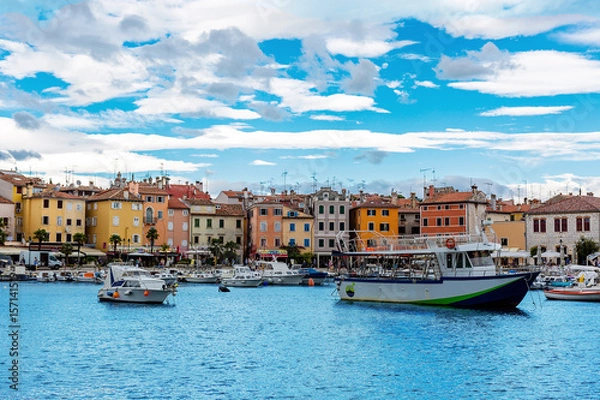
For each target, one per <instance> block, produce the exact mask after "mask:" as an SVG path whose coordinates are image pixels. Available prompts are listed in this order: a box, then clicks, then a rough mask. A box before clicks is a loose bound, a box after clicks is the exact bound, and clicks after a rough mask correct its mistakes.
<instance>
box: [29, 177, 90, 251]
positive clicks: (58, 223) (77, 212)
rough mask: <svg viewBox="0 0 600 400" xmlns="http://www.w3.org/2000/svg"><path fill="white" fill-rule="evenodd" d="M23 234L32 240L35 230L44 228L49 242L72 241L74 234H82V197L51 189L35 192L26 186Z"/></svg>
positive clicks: (83, 213) (83, 206) (83, 227)
mask: <svg viewBox="0 0 600 400" xmlns="http://www.w3.org/2000/svg"><path fill="white" fill-rule="evenodd" d="M22 200H23V202H22V205H23V206H22V207H23V237H24V238H26V240H30V238H31V240H33V241H35V239H34V232H35V231H37V230H38V229H44V230H45V231H46V232H47V233H48V237H47V238H46V239H47V241H49V242H56V243H66V242H69V243H70V242H72V241H73V235H74V234H76V233H85V226H84V221H85V200H84V199H82V198H81V197H77V196H73V195H71V194H68V193H63V192H60V191H58V190H54V189H50V190H45V191H42V192H37V191H34V188H33V186H32V185H27V187H26V188H25V190H24V191H23V199H22Z"/></svg>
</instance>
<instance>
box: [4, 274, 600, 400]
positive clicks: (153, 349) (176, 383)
mask: <svg viewBox="0 0 600 400" xmlns="http://www.w3.org/2000/svg"><path fill="white" fill-rule="evenodd" d="M1 285H2V290H1V293H2V294H1V296H2V301H1V306H0V307H1V308H0V321H1V327H2V335H1V338H2V339H1V340H0V369H1V371H4V372H0V375H1V378H2V381H1V385H0V398H22V399H51V398H52V399H328V400H330V399H369V400H373V399H392V398H402V399H568V398H580V399H596V398H598V397H599V396H600V394H599V393H600V382H599V381H598V371H599V370H600V357H599V356H600V354H599V353H600V351H599V350H598V332H600V319H599V318H598V315H600V312H599V311H600V304H586V303H575V302H560V301H547V300H545V298H544V297H543V294H542V293H540V292H532V293H531V294H530V295H529V296H528V297H526V298H525V300H524V301H523V302H522V303H521V305H520V306H519V308H518V310H516V311H514V312H490V311H476V310H460V309H451V308H437V307H422V306H402V305H379V304H360V303H341V302H339V301H338V300H337V297H335V296H330V294H331V293H332V291H333V289H334V287H333V286H323V287H276V286H268V287H262V288H258V289H244V288H232V289H231V292H229V293H222V292H219V291H218V290H217V286H215V285H198V284H196V285H193V284H187V285H181V287H180V290H179V293H178V295H177V296H176V297H175V299H174V300H172V301H171V304H169V305H162V306H147V305H127V304H107V303H99V302H98V301H97V299H96V293H97V290H98V286H96V285H92V284H82V283H37V282H20V283H19V288H18V290H19V292H18V293H19V301H18V306H19V313H20V315H19V317H20V319H19V324H20V329H19V343H18V345H19V355H18V357H17V359H18V363H19V377H18V378H19V383H18V388H19V390H18V392H15V391H14V390H12V389H10V387H9V384H10V381H9V377H10V372H9V371H8V368H10V365H11V364H10V363H11V362H12V360H13V358H12V357H9V348H10V346H11V342H10V338H9V337H8V334H9V333H10V332H9V327H8V325H9V323H10V320H9V315H8V314H9V306H8V297H9V288H8V285H9V283H7V282H2V283H1ZM5 332H6V333H5Z"/></svg>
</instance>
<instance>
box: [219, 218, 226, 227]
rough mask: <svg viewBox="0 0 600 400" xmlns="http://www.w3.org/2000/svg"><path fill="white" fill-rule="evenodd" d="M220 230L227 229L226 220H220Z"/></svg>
mask: <svg viewBox="0 0 600 400" xmlns="http://www.w3.org/2000/svg"><path fill="white" fill-rule="evenodd" d="M219 228H225V220H224V219H220V220H219Z"/></svg>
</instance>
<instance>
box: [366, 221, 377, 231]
mask: <svg viewBox="0 0 600 400" xmlns="http://www.w3.org/2000/svg"><path fill="white" fill-rule="evenodd" d="M367 230H369V231H374V230H375V223H373V222H369V224H368V225H367Z"/></svg>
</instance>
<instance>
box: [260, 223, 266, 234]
mask: <svg viewBox="0 0 600 400" xmlns="http://www.w3.org/2000/svg"><path fill="white" fill-rule="evenodd" d="M260 231H261V232H266V231H267V223H266V222H261V223H260Z"/></svg>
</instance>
